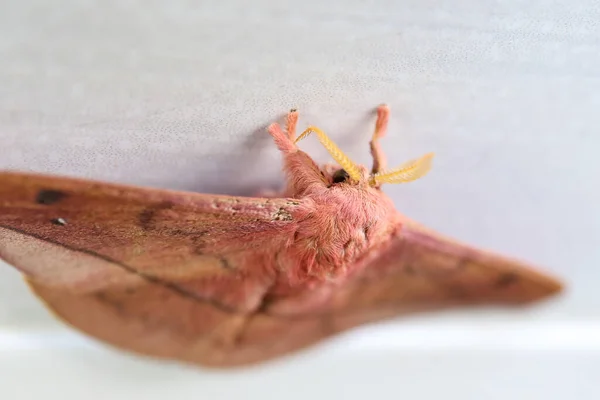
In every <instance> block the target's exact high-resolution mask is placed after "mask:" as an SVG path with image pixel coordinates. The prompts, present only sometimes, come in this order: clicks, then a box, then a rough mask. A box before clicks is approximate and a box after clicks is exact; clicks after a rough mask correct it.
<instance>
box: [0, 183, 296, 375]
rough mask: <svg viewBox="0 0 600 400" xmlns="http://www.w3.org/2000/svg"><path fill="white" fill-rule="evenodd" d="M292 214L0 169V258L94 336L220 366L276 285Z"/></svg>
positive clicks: (260, 204)
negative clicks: (223, 351) (224, 350)
mask: <svg viewBox="0 0 600 400" xmlns="http://www.w3.org/2000/svg"><path fill="white" fill-rule="evenodd" d="M294 207H295V202H294V201H293V200H289V199H260V198H244V197H230V196H212V195H203V194H194V193H180V192H174V191H166V190H156V189H147V188H138V187H131V186H121V185H113V184H106V183H99V182H90V181H85V180H77V179H67V178H56V177H48V176H43V175H36V174H19V173H9V172H2V173H0V259H4V260H5V261H6V262H8V263H9V264H12V265H14V266H15V267H17V268H18V269H19V270H20V271H21V272H23V274H24V275H25V276H26V277H27V280H28V282H29V283H30V285H31V287H32V289H33V290H34V291H35V292H36V293H37V294H38V296H39V297H40V298H41V299H42V300H43V301H44V302H46V303H47V305H48V306H49V307H50V308H51V309H52V310H53V311H54V312H55V313H56V314H57V315H58V316H59V317H60V318H61V319H63V320H65V321H66V322H67V323H69V324H71V325H72V326H74V327H76V328H78V329H80V330H82V331H84V332H86V333H88V334H90V335H92V336H95V337H97V338H99V339H102V340H105V341H107V342H109V343H112V344H113V345H116V346H118V347H122V348H125V349H128V350H134V351H137V352H141V353H145V354H151V355H153V356H164V357H169V358H178V359H182V360H186V359H191V361H194V362H200V363H209V364H210V363H213V364H214V363H223V361H219V360H220V359H219V357H220V355H219V354H220V353H218V351H217V350H218V347H219V346H218V344H219V343H221V344H222V345H225V344H224V343H227V342H231V341H234V340H235V338H236V335H238V334H239V331H240V330H241V329H243V324H244V321H245V320H246V319H247V317H248V315H250V314H252V313H253V312H254V311H255V310H256V309H257V308H258V307H260V304H261V301H262V299H263V296H264V295H265V293H266V292H267V291H268V289H269V287H270V286H271V285H272V283H273V281H274V278H275V277H274V268H273V260H274V257H275V255H276V253H277V250H278V249H279V248H281V247H283V244H284V242H285V240H287V234H288V233H289V234H293V227H294V221H293V219H292V211H293V208H294ZM215 343H216V344H217V345H215Z"/></svg>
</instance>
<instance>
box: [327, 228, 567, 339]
mask: <svg viewBox="0 0 600 400" xmlns="http://www.w3.org/2000/svg"><path fill="white" fill-rule="evenodd" d="M361 263H363V266H361V267H360V268H358V270H359V271H361V272H360V273H358V274H356V276H354V277H353V278H351V279H350V281H349V282H348V284H347V285H345V286H344V287H342V288H340V290H338V291H337V292H336V294H335V296H334V299H333V301H332V302H331V305H330V310H331V311H332V312H333V313H334V314H335V315H336V317H335V319H336V321H337V322H336V329H346V328H348V327H350V326H354V325H358V324H362V323H366V322H369V321H373V320H378V319H381V318H386V317H390V316H396V315H401V314H405V313H411V312H415V311H425V310H435V309H442V308H448V307H453V306H457V305H478V304H506V305H511V304H512V305H516V304H525V303H529V302H534V301H537V300H540V299H543V298H545V297H547V296H550V295H552V294H555V293H556V292H558V291H560V290H561V288H562V284H561V283H560V282H559V281H558V280H556V279H555V278H554V277H552V276H550V275H547V274H545V273H542V272H541V271H540V270H538V269H536V268H535V267H532V266H530V265H527V264H525V263H523V262H520V261H518V260H514V259H510V258H507V257H504V256H500V255H497V254H494V253H492V252H489V251H482V250H479V249H475V248H473V247H471V246H468V245H466V244H463V243H460V242H457V241H455V240H453V239H450V238H447V237H444V236H442V235H440V234H438V233H436V232H434V231H432V230H430V229H427V228H425V227H423V226H421V225H419V224H418V223H416V222H413V221H410V220H406V221H405V222H404V223H403V225H402V226H401V227H399V229H398V230H397V232H396V234H395V235H394V236H393V237H392V239H391V240H390V241H389V242H388V243H386V244H384V245H383V246H382V247H381V248H379V249H377V250H375V251H373V252H372V253H371V254H369V255H367V257H365V259H364V260H362V261H361Z"/></svg>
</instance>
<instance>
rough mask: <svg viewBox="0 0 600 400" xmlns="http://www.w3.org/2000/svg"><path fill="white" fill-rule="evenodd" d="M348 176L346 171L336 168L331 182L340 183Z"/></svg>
mask: <svg viewBox="0 0 600 400" xmlns="http://www.w3.org/2000/svg"><path fill="white" fill-rule="evenodd" d="M349 177H350V175H348V173H347V172H346V171H345V170H343V169H338V170H337V171H335V172H334V173H333V183H341V182H346V180H347V179H348V178H349Z"/></svg>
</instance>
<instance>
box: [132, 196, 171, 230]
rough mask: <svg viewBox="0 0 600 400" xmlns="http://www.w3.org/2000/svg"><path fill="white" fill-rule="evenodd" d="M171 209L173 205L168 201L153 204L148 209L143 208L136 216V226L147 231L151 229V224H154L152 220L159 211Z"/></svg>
mask: <svg viewBox="0 0 600 400" xmlns="http://www.w3.org/2000/svg"><path fill="white" fill-rule="evenodd" d="M172 207H173V203H171V202H169V201H164V202H162V203H158V204H154V205H152V206H150V207H147V208H144V209H143V210H142V211H141V212H140V213H139V214H138V224H139V226H140V227H141V228H142V229H143V230H145V231H147V230H150V229H152V224H153V222H154V218H155V217H156V214H157V213H158V212H159V211H162V210H168V209H169V208H172Z"/></svg>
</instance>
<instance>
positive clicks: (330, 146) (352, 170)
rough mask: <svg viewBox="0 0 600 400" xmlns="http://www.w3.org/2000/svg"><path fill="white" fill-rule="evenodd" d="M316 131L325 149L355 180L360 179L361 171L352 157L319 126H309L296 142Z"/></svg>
mask: <svg viewBox="0 0 600 400" xmlns="http://www.w3.org/2000/svg"><path fill="white" fill-rule="evenodd" d="M313 132H314V133H315V134H316V135H317V137H318V138H319V141H320V142H321V144H322V145H323V147H325V150H327V152H328V153H329V154H330V155H331V157H333V159H334V160H335V161H336V162H337V163H338V164H339V165H340V166H341V167H342V168H343V169H344V170H345V171H346V172H347V173H348V175H350V177H351V178H352V179H353V180H355V181H360V178H361V173H360V170H359V169H358V167H357V166H356V164H355V163H354V162H353V161H352V160H350V158H349V157H348V156H347V155H346V154H344V153H343V152H342V150H340V148H339V147H337V146H336V144H335V143H333V141H332V140H331V139H329V137H327V135H326V134H325V132H323V131H322V130H320V129H319V128H317V127H314V126H309V127H308V128H307V129H306V130H305V131H304V132H302V134H301V135H300V136H298V139H296V141H295V142H294V143H298V142H299V141H300V140H302V139H304V138H305V137H307V136H308V135H310V134H311V133H313Z"/></svg>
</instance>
